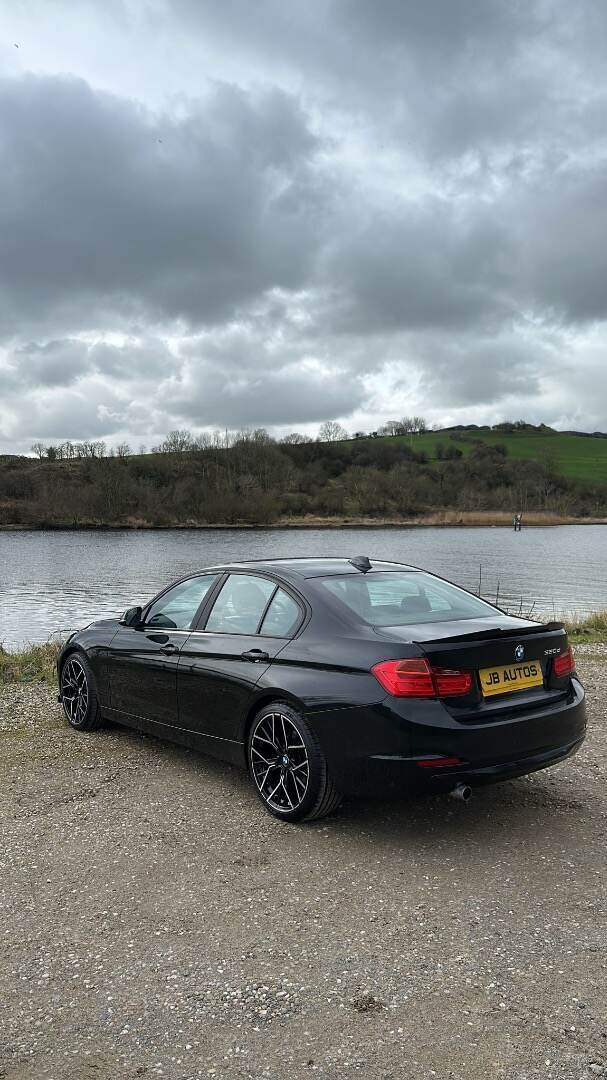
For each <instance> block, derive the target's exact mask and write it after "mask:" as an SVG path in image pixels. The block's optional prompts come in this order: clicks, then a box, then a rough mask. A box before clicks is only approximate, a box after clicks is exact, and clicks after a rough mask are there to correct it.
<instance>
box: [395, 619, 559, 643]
mask: <svg viewBox="0 0 607 1080" xmlns="http://www.w3.org/2000/svg"><path fill="white" fill-rule="evenodd" d="M566 632H567V631H566V630H565V627H564V626H563V624H562V622H548V623H535V624H534V623H530V624H529V626H525V627H518V628H515V629H510V630H504V629H502V628H501V627H499V626H494V627H488V628H487V630H475V632H474V633H473V634H454V635H453V637H448V638H445V637H441V638H432V639H430V638H424V640H423V641H416V642H415V644H416V645H421V646H422V647H423V646H425V645H445V644H447V643H448V642H450V641H457V642H460V641H483V640H486V639H487V638H500V640H501V639H502V638H525V637H528V636H529V634H558V633H560V634H566Z"/></svg>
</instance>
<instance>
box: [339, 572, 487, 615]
mask: <svg viewBox="0 0 607 1080" xmlns="http://www.w3.org/2000/svg"><path fill="white" fill-rule="evenodd" d="M319 584H320V587H321V588H322V589H324V590H325V591H326V592H328V593H329V594H330V595H331V597H332V598H333V599H334V600H337V601H338V603H339V604H341V605H344V606H345V607H346V608H349V609H350V611H352V612H354V614H355V615H356V616H357V617H358V618H359V619H362V621H363V622H366V623H369V625H370V626H407V625H408V624H410V623H432V622H447V621H450V620H452V619H486V618H489V617H490V616H491V615H495V614H496V609H495V608H494V607H492V605H491V604H487V603H486V602H485V601H484V600H481V599H480V597H478V596H471V595H470V593H467V592H464V590H463V589H459V588H458V587H457V585H451V584H450V582H448V581H441V580H440V578H435V577H433V576H432V575H431V574H425V573H423V572H422V571H413V570H409V571H405V572H403V573H399V572H397V571H394V572H386V573H382V572H378V573H371V574H364V575H363V574H360V575H354V574H344V575H343V577H337V576H336V577H327V578H322V579H320V580H319Z"/></svg>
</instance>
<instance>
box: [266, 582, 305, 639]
mask: <svg viewBox="0 0 607 1080" xmlns="http://www.w3.org/2000/svg"><path fill="white" fill-rule="evenodd" d="M300 619H301V611H300V609H299V604H296V603H295V601H294V599H293V597H292V596H289V594H288V593H287V592H285V591H284V589H277V590H276V592H275V594H274V596H273V597H272V603H271V604H270V606H269V608H268V610H267V612H266V616H265V618H264V620H263V623H262V624H261V631H260V633H261V634H265V636H266V637H291V636H292V634H294V633H295V631H296V629H297V626H298V624H299V620H300Z"/></svg>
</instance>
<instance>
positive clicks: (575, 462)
mask: <svg viewBox="0 0 607 1080" xmlns="http://www.w3.org/2000/svg"><path fill="white" fill-rule="evenodd" d="M386 441H389V442H396V443H398V442H404V443H406V444H407V445H408V446H412V447H413V449H414V450H424V451H425V452H426V453H427V454H428V455H429V457H430V458H431V459H432V460H433V459H435V458H436V453H437V446H438V445H439V444H440V443H442V445H443V446H445V447H448V446H451V445H455V446H457V447H458V449H460V450H461V451H462V452H463V453H464V454H469V453H470V452H471V450H473V448H474V446H475V442H478V441H482V442H484V443H488V444H489V445H491V446H495V445H501V446H505V447H506V450H507V452H508V456H509V457H511V458H523V459H524V458H527V459H529V458H530V459H531V460H533V461H539V462H540V463H542V464H544V465H548V466H549V467H550V468H551V469H554V470H555V471H556V472H560V473H561V474H562V475H563V476H568V477H570V478H571V479H572V480H583V481H585V482H587V483H603V484H604V483H607V439H601V438H598V437H592V436H584V435H570V434H566V433H564V432H561V431H513V432H504V431H492V430H491V429H490V428H479V429H478V430H476V431H453V430H445V431H428V432H425V433H424V434H423V435H395V436H387V437H386Z"/></svg>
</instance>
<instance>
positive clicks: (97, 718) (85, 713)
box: [59, 652, 103, 731]
mask: <svg viewBox="0 0 607 1080" xmlns="http://www.w3.org/2000/svg"><path fill="white" fill-rule="evenodd" d="M59 685H60V690H61V704H62V705H63V711H64V713H65V718H66V720H67V721H68V723H69V724H70V725H71V726H72V727H73V728H76V729H77V730H78V731H95V730H96V729H97V728H99V727H101V726H102V723H103V721H102V719H101V714H100V711H99V700H98V698H97V687H96V686H95V676H94V675H93V672H92V671H91V669H90V667H89V664H88V662H87V660H86V657H85V656H84V654H83V653H79V652H78V653H70V655H69V656H68V658H67V660H66V661H65V663H64V664H63V666H62V668H61V678H60V683H59Z"/></svg>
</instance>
